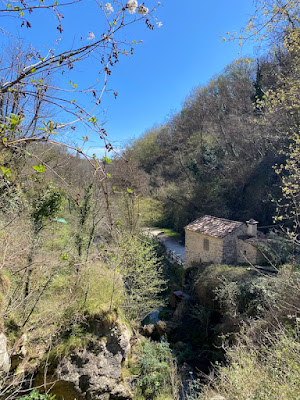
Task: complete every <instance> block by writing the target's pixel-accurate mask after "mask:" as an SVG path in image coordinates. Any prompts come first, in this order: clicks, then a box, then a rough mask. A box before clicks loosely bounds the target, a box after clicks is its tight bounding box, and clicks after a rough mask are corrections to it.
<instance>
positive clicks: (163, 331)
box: [155, 321, 168, 337]
mask: <svg viewBox="0 0 300 400" xmlns="http://www.w3.org/2000/svg"><path fill="white" fill-rule="evenodd" d="M155 329H156V331H157V333H158V335H159V336H160V337H162V336H166V335H167V333H168V326H167V323H166V322H165V321H158V323H157V324H156V325H155Z"/></svg>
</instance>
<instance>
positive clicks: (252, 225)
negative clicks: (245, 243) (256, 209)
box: [246, 218, 258, 237]
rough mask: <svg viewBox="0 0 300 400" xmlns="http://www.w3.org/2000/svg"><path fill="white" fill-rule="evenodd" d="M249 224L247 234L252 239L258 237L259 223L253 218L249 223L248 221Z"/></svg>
mask: <svg viewBox="0 0 300 400" xmlns="http://www.w3.org/2000/svg"><path fill="white" fill-rule="evenodd" d="M246 223H247V234H248V236H251V237H256V236H257V224H258V222H257V221H255V220H254V219H253V218H251V219H249V221H246Z"/></svg>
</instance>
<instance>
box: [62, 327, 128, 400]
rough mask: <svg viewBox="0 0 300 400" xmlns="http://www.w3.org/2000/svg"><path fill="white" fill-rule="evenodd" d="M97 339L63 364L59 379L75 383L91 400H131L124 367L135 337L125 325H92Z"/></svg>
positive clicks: (66, 359) (64, 359)
mask: <svg viewBox="0 0 300 400" xmlns="http://www.w3.org/2000/svg"><path fill="white" fill-rule="evenodd" d="M91 329H92V333H93V334H94V335H95V339H93V340H90V342H89V343H88V345H87V347H86V348H84V349H82V350H76V351H74V352H73V353H72V354H71V355H70V356H68V357H65V358H63V359H62V360H61V362H60V363H59V365H58V367H57V375H58V378H59V379H61V380H64V381H68V382H72V383H73V384H74V385H75V388H76V389H77V390H78V391H79V392H80V393H82V395H83V396H84V397H85V398H86V399H87V400H128V399H131V398H132V394H131V392H130V390H129V388H128V387H127V386H126V384H125V383H124V382H123V381H122V375H121V367H122V365H124V364H125V363H126V361H127V357H128V354H129V352H130V339H131V333H130V331H129V329H128V328H127V326H126V325H125V324H123V323H120V322H116V323H114V324H113V325H111V326H109V325H106V324H104V323H103V322H102V321H101V320H98V321H93V322H92V324H91Z"/></svg>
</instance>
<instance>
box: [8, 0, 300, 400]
mask: <svg viewBox="0 0 300 400" xmlns="http://www.w3.org/2000/svg"><path fill="white" fill-rule="evenodd" d="M40 3H42V4H40ZM78 3H80V6H83V7H85V5H86V3H84V2H78ZM92 3H93V2H89V7H92ZM16 4H18V5H16V6H15V3H12V4H10V3H8V4H6V8H7V9H5V10H0V15H2V16H3V17H7V16H8V15H14V18H13V19H12V20H13V21H18V23H19V22H20V25H21V28H24V29H30V28H31V23H34V21H36V20H35V19H34V18H33V17H32V13H33V14H34V13H35V12H36V11H38V12H40V11H41V13H44V12H48V11H50V12H54V17H55V19H54V20H55V23H54V25H55V26H54V29H55V32H56V31H57V32H59V34H60V35H62V34H63V31H64V29H63V28H62V26H63V18H64V17H63V15H62V14H61V13H59V12H58V11H57V10H58V8H57V7H60V5H58V4H57V2H55V3H54V4H52V3H51V1H50V2H49V3H48V2H43V1H42V2H41V1H35V0H32V1H30V2H27V1H25V0H24V1H23V0H21V1H20V3H18V2H17V3H16ZM74 4H76V5H77V2H75V3H72V2H71V3H70V4H69V3H66V4H65V6H71V7H73V6H74ZM93 4H94V3H93ZM160 5H161V4H160V2H158V3H157V4H152V6H151V7H152V9H150V1H149V4H148V6H149V8H148V7H147V6H146V5H145V4H144V3H138V2H137V1H135V0H129V1H121V0H115V1H112V2H111V3H106V4H102V3H101V2H97V1H96V2H95V4H94V7H96V9H95V8H93V10H94V11H95V10H97V13H98V14H97V18H98V17H99V15H101V16H102V18H103V21H104V24H103V25H101V29H102V27H103V26H105V29H104V30H103V32H102V31H100V32H99V31H95V32H96V34H95V33H94V32H91V31H89V36H88V38H87V39H83V37H80V36H79V38H77V39H76V40H77V42H76V46H77V47H76V46H75V44H74V43H75V42H74V41H73V39H72V41H71V45H70V48H68V46H67V44H64V46H65V48H64V49H62V47H63V46H62V47H59V45H58V47H57V48H55V49H54V48H51V47H49V49H47V51H46V53H45V55H44V56H43V55H42V53H41V52H39V51H38V50H35V49H34V48H33V47H32V46H30V48H28V49H26V48H25V47H24V48H23V47H22V46H21V45H20V44H18V45H17V46H14V47H13V45H10V46H11V47H9V51H8V50H2V55H3V57H2V58H1V59H0V64H1V69H0V111H1V114H0V398H1V399H3V400H4V399H5V400H17V399H19V400H54V399H57V400H63V399H64V400H75V399H78V400H263V399H264V400H266V399H270V400H271V399H272V400H299V392H300V368H299V365H300V344H299V343H300V340H299V321H300V308H299V301H300V272H299V271H300V270H299V268H300V267H299V266H300V257H299V255H300V248H299V246H300V242H299V229H300V219H299V218H300V213H299V208H300V182H299V177H300V164H299V163H300V131H299V126H300V124H299V122H300V96H299V94H300V74H299V72H300V70H299V66H300V62H299V61H300V60H299V49H300V17H299V13H300V4H299V1H298V0H258V1H257V2H256V6H257V9H256V14H255V15H253V17H252V18H251V19H250V21H249V25H248V26H247V27H245V29H244V31H243V33H241V35H236V34H233V36H232V37H231V36H230V35H229V34H228V38H230V40H237V41H239V42H240V44H241V46H242V45H243V43H244V42H245V41H248V40H254V41H256V42H257V43H259V44H260V54H261V55H260V56H259V57H255V58H253V59H252V58H250V57H249V58H246V57H244V58H239V59H237V60H236V61H233V62H232V64H230V65H228V66H227V67H226V68H225V70H224V71H223V72H221V73H220V74H219V75H217V76H215V77H212V78H211V80H210V81H209V83H208V84H207V85H205V86H202V87H197V88H195V89H194V90H193V91H192V92H191V93H190V95H188V97H187V98H186V100H185V102H184V104H183V106H182V109H181V110H180V111H179V112H177V113H176V114H175V115H173V116H172V117H169V119H168V121H167V122H166V123H165V124H164V125H162V126H155V127H154V128H152V129H150V130H149V131H147V132H146V133H145V134H144V135H143V136H141V138H139V139H137V140H135V141H134V142H133V143H131V144H130V145H128V147H127V148H126V149H125V151H124V152H122V154H117V153H116V152H114V151H113V150H114V149H113V145H112V144H111V143H110V139H109V135H108V132H107V131H106V130H105V128H104V126H105V125H104V123H103V122H102V121H100V120H99V119H98V117H99V115H98V114H97V115H98V117H97V115H96V112H95V113H94V111H95V109H96V107H98V106H100V105H101V102H102V95H103V93H104V92H105V91H106V90H108V91H109V90H110V89H107V80H108V78H109V76H110V75H111V73H112V70H113V68H114V66H115V65H116V64H117V63H118V61H119V57H121V56H122V55H126V56H128V55H132V54H133V53H134V47H133V45H134V44H137V42H136V40H135V39H130V40H129V39H128V37H129V36H130V34H129V33H128V35H129V36H126V35H125V34H124V36H122V34H121V32H122V31H123V29H125V28H127V27H128V26H130V27H131V26H132V24H136V23H139V22H143V24H144V25H145V26H146V28H147V29H149V30H150V31H152V30H154V28H155V27H160V26H161V25H162V23H161V22H160V21H158V19H157V18H156V16H155V12H156V7H158V6H160ZM91 10H92V9H91ZM85 11H86V9H85V8H83V9H82V15H84V12H85ZM12 13H14V14H12ZM95 13H96V11H95ZM48 15H49V14H48ZM51 15H52V14H51ZM85 15H87V14H85ZM92 17H94V15H93V14H92V12H90V8H89V14H88V20H90V18H92ZM3 19H4V18H3ZM49 21H50V20H49ZM51 21H52V20H51ZM103 21H102V22H103ZM52 22H53V21H52ZM83 22H84V21H83V19H82V23H83ZM88 22H89V21H88ZM96 22H97V23H98V20H96ZM47 24H48V22H47ZM97 26H98V25H97ZM18 28H19V26H18ZM47 29H48V25H47ZM73 29H74V25H72V27H71V31H72V33H73ZM76 29H77V28H76ZM57 32H56V33H57ZM129 32H130V29H129ZM0 34H3V35H4V34H6V32H5V31H2V30H0ZM62 37H63V36H62ZM60 40H61V38H60V39H57V42H60ZM74 40H75V39H74ZM76 40H75V41H76ZM84 40H86V42H84ZM62 41H63V39H62ZM64 43H66V42H64ZM45 46H46V45H45ZM66 49H67V50H66ZM74 49H75V50H74ZM43 51H44V50H43ZM91 58H94V59H96V60H97V62H99V64H97V67H98V69H99V70H97V71H96V73H97V78H96V79H95V82H90V86H89V85H87V87H86V88H85V89H80V90H77V86H78V84H77V83H76V82H75V81H73V78H72V76H73V75H72V74H73V72H74V71H73V69H75V70H76V68H78V67H77V66H78V65H81V66H82V68H83V69H84V71H85V75H88V72H87V71H90V72H91V75H92V73H94V72H95V71H94V70H93V71H91V70H90V69H88V67H89V66H90V65H89V63H91V65H92V62H91ZM191 62H192V61H191ZM93 65H95V64H93ZM58 72H59V73H61V75H60V76H59V79H58V78H57V75H58ZM99 76H101V77H103V80H104V82H102V83H100V82H99V79H98V78H99ZM66 77H67V81H64V79H66ZM55 79H57V80H56V82H57V83H55V84H54V83H53V82H54V81H55ZM199 79H200V77H199ZM66 82H67V83H66ZM101 84H103V86H102V87H101ZM66 87H67V88H66ZM187 90H188V88H187ZM113 95H114V97H117V93H116V92H114V93H113ZM88 96H89V99H90V101H91V102H92V108H91V109H88V108H87V107H85V106H84V104H85V105H86V104H87V103H85V102H84V101H83V100H82V99H83V98H85V97H88ZM78 127H79V129H78V130H79V131H80V132H81V133H83V134H84V133H85V132H89V133H88V134H87V135H85V134H84V135H83V137H82V143H83V144H82V146H79V145H77V144H75V143H74V142H72V141H71V140H67V139H66V136H65V133H66V132H67V131H70V132H71V133H72V134H74V135H75V136H72V139H74V137H77V138H78V136H76V135H78V134H77V128H78ZM70 132H69V133H70ZM74 132H76V134H75V133H74ZM90 132H92V134H93V135H96V136H97V137H98V138H99V139H101V140H102V141H103V143H104V144H103V146H104V148H105V151H106V153H105V155H104V156H103V155H101V156H99V155H97V154H93V155H90V154H89V153H88V152H87V151H85V147H84V145H85V144H87V143H88V142H89V135H90ZM204 214H210V215H213V216H217V217H218V216H219V217H227V218H230V219H234V220H240V221H245V220H246V219H250V218H255V219H257V220H258V221H259V223H260V225H261V226H266V225H272V226H276V232H274V231H273V232H271V233H270V235H269V236H266V237H265V239H264V240H265V241H264V243H267V244H269V243H271V244H274V243H275V246H274V249H273V253H272V256H270V257H268V256H269V253H267V246H265V248H262V249H261V251H265V255H266V259H267V264H268V265H265V266H264V267H262V266H260V265H252V264H250V263H247V264H241V265H236V264H234V265H219V264H217V265H207V264H204V263H201V262H200V261H199V262H198V261H197V262H195V263H193V264H192V265H191V267H190V268H185V266H184V265H182V263H180V265H179V264H177V263H176V262H174V259H173V260H170V257H169V255H168V253H167V251H166V249H165V248H164V246H163V245H162V243H161V242H159V241H158V240H156V239H155V238H153V237H152V236H151V235H149V234H148V233H149V232H148V231H147V230H143V229H141V228H144V227H149V226H151V225H152V226H159V227H162V228H163V227H166V228H172V229H173V230H175V231H176V232H177V234H176V232H173V231H172V230H166V231H167V232H169V233H170V232H171V233H172V235H173V237H175V238H177V239H178V236H180V235H179V234H178V232H179V233H183V227H184V226H185V225H186V224H187V223H189V222H190V221H191V220H193V219H195V218H197V217H199V216H202V215H204ZM272 235H273V237H272ZM274 238H275V239H276V240H275V239H274ZM254 246H255V244H254ZM211 247H212V246H211ZM270 248H271V246H270ZM177 261H178V259H177Z"/></svg>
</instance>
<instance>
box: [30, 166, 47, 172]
mask: <svg viewBox="0 0 300 400" xmlns="http://www.w3.org/2000/svg"><path fill="white" fill-rule="evenodd" d="M32 168H33V169H34V170H35V171H37V172H39V173H42V172H45V171H46V168H45V166H44V165H42V164H40V165H34V166H33V167H32Z"/></svg>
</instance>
